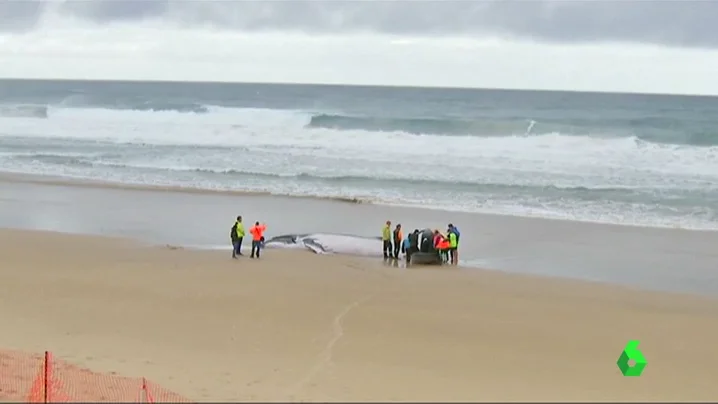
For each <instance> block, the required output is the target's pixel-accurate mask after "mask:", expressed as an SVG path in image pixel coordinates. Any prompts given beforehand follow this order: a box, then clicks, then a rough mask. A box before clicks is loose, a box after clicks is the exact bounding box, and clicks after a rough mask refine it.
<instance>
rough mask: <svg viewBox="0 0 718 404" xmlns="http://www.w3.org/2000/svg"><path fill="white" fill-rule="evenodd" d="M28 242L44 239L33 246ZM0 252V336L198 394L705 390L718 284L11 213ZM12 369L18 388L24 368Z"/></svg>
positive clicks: (5, 345) (552, 396)
mask: <svg viewBox="0 0 718 404" xmlns="http://www.w3.org/2000/svg"><path fill="white" fill-rule="evenodd" d="M38 244H43V245H46V246H47V248H45V254H36V253H35V252H36V246H37V245H38ZM0 263H2V265H0V276H2V277H3V282H2V283H0V318H2V319H3V320H2V324H3V330H5V331H4V332H3V333H2V334H0V349H2V350H6V349H7V350H17V351H22V352H41V351H43V350H50V351H52V352H53V354H54V355H55V356H56V357H57V358H58V359H60V360H64V361H67V362H70V363H72V364H75V365H77V366H80V367H83V368H88V369H90V370H92V371H94V372H101V373H103V374H105V375H107V374H109V373H116V374H117V375H119V376H124V377H135V378H136V377H143V376H144V377H147V378H148V379H149V380H150V381H152V382H155V383H158V384H159V385H160V386H162V387H165V388H167V389H169V390H170V391H173V392H176V393H177V394H181V395H182V396H184V397H188V398H189V399H191V400H196V402H220V401H252V402H267V401H292V402H297V401H312V402H327V401H365V402H368V401H435V400H438V401H446V402H477V401H495V402H500V401H532V400H533V401H536V400H539V401H574V400H579V401H580V400H583V401H586V400H588V401H624V402H625V401H636V402H641V401H643V402H645V401H664V402H665V401H672V400H676V399H681V400H691V401H692V400H696V401H704V400H710V397H713V396H715V395H716V394H718V387H717V386H716V384H715V383H714V380H713V377H712V372H711V369H713V368H714V367H715V363H714V362H713V360H712V358H713V357H715V356H717V355H718V348H715V346H714V344H712V343H711V342H712V341H714V340H715V339H716V338H718V299H715V298H707V297H700V296H694V295H684V294H680V293H662V292H650V291H640V290H634V289H631V288H626V287H622V286H615V285H603V284H595V283H591V282H584V281H577V280H561V279H546V278H541V277H536V276H531V275H522V274H508V273H501V272H497V271H488V270H474V271H462V270H453V269H447V270H436V269H433V268H426V269H418V270H404V269H397V268H393V267H386V266H383V265H382V264H381V263H379V262H372V261H371V260H368V259H364V258H352V257H346V256H326V257H317V256H316V255H314V254H310V253H308V252H299V251H282V250H278V251H272V252H271V253H267V254H266V255H265V256H264V257H263V258H262V259H261V260H249V259H246V260H240V261H239V262H238V261H234V260H231V259H230V258H229V256H228V255H223V254H221V253H219V252H212V251H196V250H189V249H171V248H165V247H157V246H146V245H144V244H142V243H138V242H136V241H135V240H130V239H123V238H112V237H102V236H84V235H67V234H62V233H50V232H40V231H26V230H7V229H0ZM40 290H41V291H42V293H39V292H38V291H40ZM629 339H639V340H640V341H641V345H640V349H641V350H642V351H643V352H644V353H645V356H646V358H647V360H648V365H647V367H646V370H645V372H644V374H643V375H642V377H640V378H624V377H623V376H622V375H621V374H620V372H619V370H618V368H617V366H616V363H615V362H616V359H617V357H618V356H619V355H620V352H621V349H622V348H623V346H624V345H625V344H626V341H627V340H629ZM688 367H690V369H692V370H693V372H685V371H684V370H685V369H686V368H688ZM178 369H183V370H182V371H178ZM15 370H16V369H15V368H12V367H11V368H8V369H6V370H4V372H13V371H15ZM63 377H64V376H63ZM106 377H107V376H106ZM110 377H113V376H110ZM17 380H18V386H17V387H22V388H24V387H25V385H27V388H28V389H29V385H30V384H31V383H30V382H31V380H30V381H22V380H21V379H17ZM63 380H64V381H65V382H69V383H70V384H69V385H67V387H68V388H71V386H72V385H73V384H74V383H76V382H79V380H78V379H74V378H72V377H70V376H68V377H67V378H66V379H63ZM76 380H77V381H76ZM105 380H107V379H106V378H105ZM517 381H520V383H518V384H517ZM407 386H412V388H410V389H409V388H407ZM477 386H479V387H477ZM17 387H16V388H17ZM97 390H101V389H97ZM88 398H90V397H88ZM0 399H2V395H1V394H0Z"/></svg>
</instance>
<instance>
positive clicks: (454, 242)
mask: <svg viewBox="0 0 718 404" xmlns="http://www.w3.org/2000/svg"><path fill="white" fill-rule="evenodd" d="M446 234H447V235H448V236H449V260H450V262H451V265H458V263H459V257H458V256H457V254H456V249H457V248H458V246H459V237H458V236H457V235H456V233H454V232H453V231H451V229H449V230H447V231H446Z"/></svg>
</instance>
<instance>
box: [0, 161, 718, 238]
mask: <svg viewBox="0 0 718 404" xmlns="http://www.w3.org/2000/svg"><path fill="white" fill-rule="evenodd" d="M0 182H8V183H32V184H39V185H60V186H73V187H85V188H92V189H107V188H114V189H124V190H132V191H148V192H152V191H154V192H178V193H186V194H199V195H202V194H216V195H227V196H242V197H262V196H271V197H277V198H287V199H299V200H316V201H332V202H337V203H345V204H350V205H375V206H385V207H390V208H398V209H402V208H406V209H415V210H425V211H431V212H445V213H447V214H468V215H480V216H496V217H511V218H520V219H528V220H548V221H557V222H572V223H585V224H591V225H599V226H619V227H630V228H639V229H660V230H674V231H688V232H700V233H716V234H718V229H703V228H686V227H678V226H660V225H653V226H648V225H642V224H633V223H613V222H601V221H594V220H579V219H573V218H571V219H566V218H558V217H546V216H540V215H535V216H534V215H518V214H516V215H512V214H509V213H496V212H479V211H469V210H458V209H457V210H449V209H444V208H438V207H425V206H419V205H414V204H408V203H407V204H402V203H391V202H387V201H381V200H376V199H370V198H364V197H338V196H337V197H335V196H319V195H297V194H288V193H275V192H268V191H266V192H265V191H243V190H232V189H213V188H197V187H190V186H180V185H152V184H140V183H129V182H119V181H109V180H100V179H94V178H84V177H73V176H60V175H45V174H30V173H16V172H12V171H1V170H0Z"/></svg>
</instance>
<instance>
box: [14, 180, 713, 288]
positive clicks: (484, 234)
mask: <svg viewBox="0 0 718 404" xmlns="http://www.w3.org/2000/svg"><path fill="white" fill-rule="evenodd" d="M0 188H2V189H3V191H2V195H1V196H0V227H6V228H16V229H28V230H51V231H60V232H63V233H71V234H89V235H102V236H111V237H122V238H130V239H135V240H140V241H142V242H145V243H149V244H154V245H165V244H169V245H176V246H185V247H191V248H206V247H212V248H210V249H213V248H214V247H215V246H223V245H227V246H228V245H229V241H228V236H227V231H228V229H229V227H230V226H231V224H232V223H233V221H234V217H236V216H237V215H238V214H241V215H243V216H244V217H245V221H246V222H248V223H253V222H254V221H255V220H259V221H263V222H265V223H267V224H268V233H267V236H268V238H272V237H276V236H282V235H289V234H310V235H321V236H324V235H328V236H333V235H338V234H346V235H350V237H349V239H348V240H339V241H337V240H336V238H335V239H333V240H330V239H328V238H324V239H322V242H324V241H327V242H330V243H340V244H334V245H329V246H328V247H329V249H328V250H329V251H331V252H335V253H342V252H345V253H346V252H348V251H352V252H353V251H358V252H359V254H358V255H366V254H369V255H373V254H378V253H380V251H381V245H380V243H378V242H377V243H376V246H375V247H374V246H373V244H371V243H369V244H367V243H365V242H364V243H363V244H361V246H360V245H358V244H346V243H347V242H349V243H356V242H357V240H358V239H359V238H364V237H369V238H374V237H376V236H378V235H379V232H380V229H381V225H382V224H383V223H384V222H385V221H386V220H387V219H391V220H392V221H393V222H394V223H402V224H403V225H404V227H405V228H406V229H410V228H414V227H417V228H418V227H429V228H442V227H443V226H446V223H449V222H451V223H454V224H456V225H457V226H458V227H459V228H460V229H461V231H462V251H461V253H460V259H461V265H462V267H472V268H473V267H479V268H490V269H492V270H498V271H502V272H513V273H522V274H532V275H540V276H548V277H555V278H572V279H582V280H588V281H597V282H607V283H613V284H622V285H629V286H633V287H638V288H640V289H649V290H663V291H679V292H687V293H699V294H706V295H718V274H716V273H715V268H716V265H718V253H716V251H715V245H718V232H699V231H690V230H683V229H659V228H643V227H633V226H618V225H608V224H594V223H583V222H572V221H564V220H550V219H538V218H525V217H514V216H501V215H483V214H477V213H472V214H469V213H461V212H445V211H434V210H426V209H421V208H400V207H395V206H382V205H375V204H354V203H345V202H339V201H334V200H327V199H317V198H302V197H283V196H274V195H265V194H246V193H233V194H228V193H222V192H204V191H198V190H194V189H192V190H189V191H187V190H177V189H168V188H148V187H132V186H130V187H127V186H123V185H119V186H116V185H114V184H107V183H100V182H91V183H90V182H82V183H78V182H75V181H65V180H62V181H59V182H58V181H55V178H48V177H34V176H15V175H12V176H8V175H7V174H1V173H0ZM352 237H354V238H353V239H352ZM342 243H343V244H342ZM246 244H247V243H246V242H245V245H246ZM367 246H368V247H367ZM359 247H361V248H359ZM227 248H229V247H227ZM357 248H359V250H357ZM367 248H368V249H369V250H368V252H367ZM374 248H376V251H374Z"/></svg>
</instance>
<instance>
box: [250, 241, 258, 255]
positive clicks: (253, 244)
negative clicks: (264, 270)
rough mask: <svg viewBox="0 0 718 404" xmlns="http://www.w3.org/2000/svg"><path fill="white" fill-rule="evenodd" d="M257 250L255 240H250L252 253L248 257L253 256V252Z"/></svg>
mask: <svg viewBox="0 0 718 404" xmlns="http://www.w3.org/2000/svg"><path fill="white" fill-rule="evenodd" d="M256 250H257V241H256V240H252V254H251V255H250V256H249V258H254V252H255V251H256Z"/></svg>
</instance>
